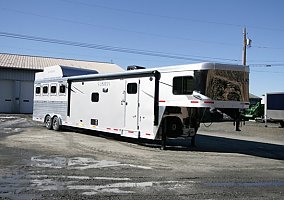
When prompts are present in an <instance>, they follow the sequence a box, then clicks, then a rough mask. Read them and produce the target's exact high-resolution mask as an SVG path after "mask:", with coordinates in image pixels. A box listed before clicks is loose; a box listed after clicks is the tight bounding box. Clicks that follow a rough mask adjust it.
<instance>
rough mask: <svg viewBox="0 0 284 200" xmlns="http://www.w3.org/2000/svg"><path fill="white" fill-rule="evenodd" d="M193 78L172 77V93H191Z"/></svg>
mask: <svg viewBox="0 0 284 200" xmlns="http://www.w3.org/2000/svg"><path fill="white" fill-rule="evenodd" d="M193 90H194V80H193V77H192V76H179V77H174V78H173V94H175V95H179V94H192V93H193Z"/></svg>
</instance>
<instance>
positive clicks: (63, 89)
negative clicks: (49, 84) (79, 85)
mask: <svg viewBox="0 0 284 200" xmlns="http://www.w3.org/2000/svg"><path fill="white" fill-rule="evenodd" d="M65 91H66V87H65V85H60V86H59V93H61V94H65Z"/></svg>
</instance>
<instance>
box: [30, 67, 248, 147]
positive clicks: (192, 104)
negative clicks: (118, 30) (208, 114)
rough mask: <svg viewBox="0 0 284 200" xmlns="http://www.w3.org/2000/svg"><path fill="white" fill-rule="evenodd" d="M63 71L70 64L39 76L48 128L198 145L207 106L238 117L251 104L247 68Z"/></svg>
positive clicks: (39, 105) (37, 109) (37, 100)
mask: <svg viewBox="0 0 284 200" xmlns="http://www.w3.org/2000/svg"><path fill="white" fill-rule="evenodd" d="M67 69H68V70H70V68H67ZM68 70H67V71H68ZM65 72H66V67H61V66H56V67H48V68H45V69H44V72H39V73H37V74H36V79H35V86H34V90H35V92H34V93H35V96H34V113H33V119H34V120H36V121H41V122H44V123H45V126H46V127H47V128H48V129H54V130H59V129H60V128H61V127H62V126H68V127H76V128H83V129H90V130H96V131H102V132H108V133H113V134H119V135H121V136H125V137H131V138H137V139H139V138H144V139H150V140H161V141H162V147H164V146H165V141H166V138H176V137H186V138H190V139H191V142H192V144H193V145H194V144H195V142H194V141H195V140H194V138H195V135H196V132H197V130H198V128H199V124H200V122H201V120H202V117H203V114H204V110H205V109H211V110H212V109H218V110H220V111H222V112H223V113H226V114H227V115H229V116H231V117H232V118H233V119H235V120H238V119H239V111H240V109H245V108H248V106H249V101H248V98H249V92H248V88H249V87H248V86H249V85H248V84H249V68H248V67H247V66H240V65H228V64H216V63H200V64H189V65H180V66H170V67H163V68H155V69H139V70H131V71H125V72H119V73H111V74H95V73H94V74H88V75H77V76H68V75H67V74H68V73H65ZM78 72H79V71H78ZM81 74H84V73H81Z"/></svg>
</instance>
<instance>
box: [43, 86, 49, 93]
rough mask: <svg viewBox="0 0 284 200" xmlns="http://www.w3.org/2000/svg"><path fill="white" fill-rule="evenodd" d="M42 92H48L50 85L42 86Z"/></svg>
mask: <svg viewBox="0 0 284 200" xmlns="http://www.w3.org/2000/svg"><path fill="white" fill-rule="evenodd" d="M42 93H43V94H47V93H48V86H47V85H45V86H43V87H42Z"/></svg>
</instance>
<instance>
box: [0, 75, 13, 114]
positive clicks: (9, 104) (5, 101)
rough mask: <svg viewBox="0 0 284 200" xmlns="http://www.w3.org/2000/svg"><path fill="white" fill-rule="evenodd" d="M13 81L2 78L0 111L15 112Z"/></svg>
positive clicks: (0, 82) (0, 81) (0, 84)
mask: <svg viewBox="0 0 284 200" xmlns="http://www.w3.org/2000/svg"><path fill="white" fill-rule="evenodd" d="M13 86H14V83H13V81H9V80H0V113H11V112H13V105H14V102H13V88H14V87H13Z"/></svg>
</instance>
